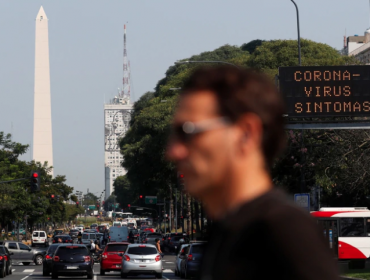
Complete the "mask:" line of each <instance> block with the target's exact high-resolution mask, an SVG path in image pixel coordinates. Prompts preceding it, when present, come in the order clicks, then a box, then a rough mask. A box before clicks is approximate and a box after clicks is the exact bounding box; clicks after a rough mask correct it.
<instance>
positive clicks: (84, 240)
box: [81, 232, 98, 249]
mask: <svg viewBox="0 0 370 280" xmlns="http://www.w3.org/2000/svg"><path fill="white" fill-rule="evenodd" d="M97 238H98V237H97V235H96V233H92V232H84V233H82V236H81V244H84V245H85V246H87V247H88V248H89V249H90V244H91V243H90V241H91V240H93V241H94V242H95V240H97Z"/></svg>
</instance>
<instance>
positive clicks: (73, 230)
mask: <svg viewBox="0 0 370 280" xmlns="http://www.w3.org/2000/svg"><path fill="white" fill-rule="evenodd" d="M69 235H70V236H71V237H72V238H77V237H78V229H71V230H70V231H69Z"/></svg>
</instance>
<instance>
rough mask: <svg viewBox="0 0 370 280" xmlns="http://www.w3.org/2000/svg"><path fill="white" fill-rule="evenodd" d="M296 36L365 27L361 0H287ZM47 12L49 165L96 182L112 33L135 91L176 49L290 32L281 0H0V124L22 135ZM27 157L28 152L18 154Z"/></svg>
mask: <svg viewBox="0 0 370 280" xmlns="http://www.w3.org/2000/svg"><path fill="white" fill-rule="evenodd" d="M296 2H297V4H298V6H299V8H300V18H301V36H302V37H303V38H307V39H311V40H314V41H317V42H322V43H326V44H328V45H330V46H332V47H334V48H337V49H340V48H342V46H343V35H344V32H345V29H346V30H347V35H353V34H359V35H362V34H363V32H364V31H365V29H366V28H368V27H369V2H368V1H367V0H356V1H353V0H310V1H305V0H296ZM40 5H43V7H44V9H45V12H46V14H47V17H48V18H49V39H50V42H49V43H50V67H51V99H52V122H53V141H54V143H53V144H54V166H55V172H54V174H65V175H66V176H67V179H68V180H67V183H68V184H69V185H71V186H73V187H75V189H77V190H81V191H83V192H86V189H87V188H89V189H90V191H91V192H101V191H102V190H103V189H104V143H103V133H104V126H103V104H104V96H105V98H106V99H108V98H111V97H113V96H114V95H115V93H116V91H117V88H118V87H120V86H121V84H122V72H123V71H122V60H123V59H122V53H123V51H122V49H123V42H122V35H123V25H124V23H126V22H128V30H127V33H128V34H127V38H128V56H129V59H130V61H131V68H132V78H133V85H134V93H135V99H137V98H138V97H140V96H141V95H142V94H143V93H145V92H146V91H149V90H152V89H153V88H154V87H155V85H156V83H157V81H158V80H159V79H161V78H162V77H163V76H164V73H165V71H166V69H167V68H168V67H169V66H170V65H172V64H173V63H174V61H176V60H178V59H183V58H186V57H189V56H191V55H194V54H198V53H200V52H203V51H210V50H213V49H215V48H217V47H219V46H221V45H224V44H231V45H241V44H243V43H246V42H249V41H251V40H253V39H264V40H271V39H296V36H297V30H296V14H295V8H294V5H293V4H292V2H291V1H290V0H253V1H252V0H227V1H225V0H223V1H220V0H201V1H199V0H186V1H180V0H141V1H137V0H108V1H107V0H78V1H75V0H59V1H54V0H44V1H39V0H1V1H0V38H1V44H0V97H1V99H0V131H5V132H11V133H13V136H14V137H13V140H15V141H18V142H21V143H28V144H31V143H32V131H33V78H34V51H35V49H34V36H35V18H36V15H37V12H38V10H39V8H40ZM23 158H24V159H26V160H30V159H31V153H30V152H29V153H28V154H27V155H25V156H24V157H23Z"/></svg>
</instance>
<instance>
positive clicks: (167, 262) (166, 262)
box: [166, 262, 174, 264]
mask: <svg viewBox="0 0 370 280" xmlns="http://www.w3.org/2000/svg"><path fill="white" fill-rule="evenodd" d="M167 263H174V262H166V264H167Z"/></svg>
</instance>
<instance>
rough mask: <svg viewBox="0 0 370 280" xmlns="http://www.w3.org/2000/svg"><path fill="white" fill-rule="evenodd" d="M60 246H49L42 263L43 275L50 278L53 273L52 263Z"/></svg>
mask: <svg viewBox="0 0 370 280" xmlns="http://www.w3.org/2000/svg"><path fill="white" fill-rule="evenodd" d="M59 246H60V243H58V244H52V245H50V246H49V248H48V250H47V251H46V254H45V256H44V260H43V262H42V275H43V276H49V275H50V273H51V262H52V260H53V256H54V253H55V251H56V249H57V248H58V247H59Z"/></svg>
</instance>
